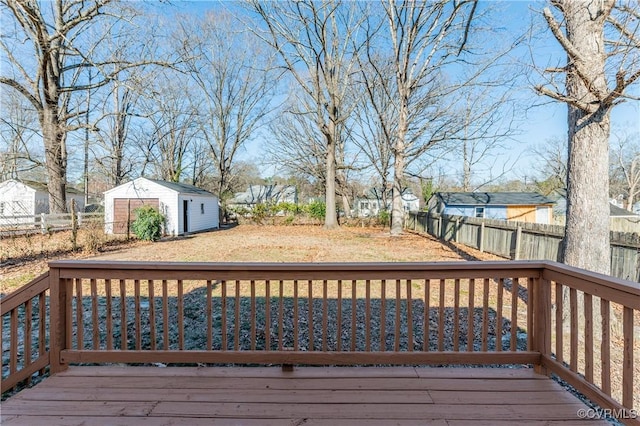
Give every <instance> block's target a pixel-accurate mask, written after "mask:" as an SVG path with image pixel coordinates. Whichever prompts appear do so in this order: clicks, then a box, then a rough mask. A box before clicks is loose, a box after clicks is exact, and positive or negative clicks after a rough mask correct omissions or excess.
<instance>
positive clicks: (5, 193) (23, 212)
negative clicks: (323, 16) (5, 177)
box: [0, 181, 36, 224]
mask: <svg viewBox="0 0 640 426" xmlns="http://www.w3.org/2000/svg"><path fill="white" fill-rule="evenodd" d="M35 192H36V191H35V190H34V189H32V188H30V187H28V186H27V185H25V184H23V183H20V182H16V181H7V182H4V184H3V185H2V186H1V187H0V203H2V214H1V215H0V223H5V224H7V223H9V222H7V220H6V219H3V218H6V217H9V216H33V215H34V213H33V208H34V195H35ZM23 221H24V222H31V221H32V220H31V219H29V218H26V219H24V220H23ZM10 223H12V224H13V223H16V220H15V219H12V220H10Z"/></svg>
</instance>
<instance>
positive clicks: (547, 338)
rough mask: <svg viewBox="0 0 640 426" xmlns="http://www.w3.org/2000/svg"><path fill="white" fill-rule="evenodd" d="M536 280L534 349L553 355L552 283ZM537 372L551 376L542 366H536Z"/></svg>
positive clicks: (540, 278)
mask: <svg viewBox="0 0 640 426" xmlns="http://www.w3.org/2000/svg"><path fill="white" fill-rule="evenodd" d="M543 271H544V270H543V269H542V270H540V277H538V278H535V279H534V282H533V293H534V294H533V295H532V296H533V304H532V310H533V311H532V312H530V313H529V314H530V315H533V330H532V331H533V340H532V343H533V348H532V350H533V351H535V352H540V354H541V355H543V356H544V355H547V356H550V355H551V282H550V281H549V280H547V279H545V278H543V277H542V272H543ZM534 369H535V372H536V373H538V374H544V375H549V373H548V372H547V369H546V368H544V367H543V366H542V364H540V365H534Z"/></svg>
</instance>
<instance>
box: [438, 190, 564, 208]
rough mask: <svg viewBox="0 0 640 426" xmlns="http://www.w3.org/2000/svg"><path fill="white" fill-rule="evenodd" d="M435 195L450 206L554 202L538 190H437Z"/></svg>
mask: <svg viewBox="0 0 640 426" xmlns="http://www.w3.org/2000/svg"><path fill="white" fill-rule="evenodd" d="M435 195H436V197H438V198H439V199H440V200H441V201H442V202H443V203H444V204H446V205H448V206H451V205H482V206H485V205H500V206H508V205H539V204H553V200H551V199H549V198H547V197H545V196H544V195H540V194H538V193H537V192H437V193H436V194H435Z"/></svg>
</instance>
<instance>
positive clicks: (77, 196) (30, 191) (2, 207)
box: [0, 179, 84, 223]
mask: <svg viewBox="0 0 640 426" xmlns="http://www.w3.org/2000/svg"><path fill="white" fill-rule="evenodd" d="M66 195H67V210H70V209H71V200H75V201H76V211H78V212H81V211H83V210H84V194H83V193H82V192H81V191H78V190H77V189H75V188H72V187H69V186H67V193H66ZM41 213H49V191H48V189H47V184H46V183H41V182H34V181H27V180H24V181H19V180H15V179H10V180H6V181H4V182H2V183H0V220H2V218H7V217H12V216H36V215H39V214H41ZM22 219H23V220H24V222H33V218H22ZM16 220H18V222H16ZM20 220H21V219H11V223H21V222H19V221H20Z"/></svg>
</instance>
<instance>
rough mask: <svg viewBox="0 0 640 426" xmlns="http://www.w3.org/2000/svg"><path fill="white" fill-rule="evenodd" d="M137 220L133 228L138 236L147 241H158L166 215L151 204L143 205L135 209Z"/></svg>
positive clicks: (132, 225)
mask: <svg viewBox="0 0 640 426" xmlns="http://www.w3.org/2000/svg"><path fill="white" fill-rule="evenodd" d="M135 213H136V220H135V221H134V222H133V223H132V224H131V229H132V230H133V233H134V234H136V237H138V238H140V239H141V240H145V241H158V240H159V239H160V237H161V236H162V228H163V225H164V216H163V215H162V214H160V212H159V211H158V210H156V209H155V208H154V207H151V206H142V207H140V208H138V209H136V210H135Z"/></svg>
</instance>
